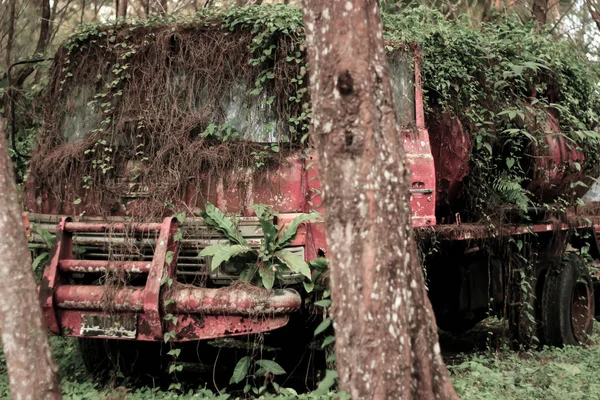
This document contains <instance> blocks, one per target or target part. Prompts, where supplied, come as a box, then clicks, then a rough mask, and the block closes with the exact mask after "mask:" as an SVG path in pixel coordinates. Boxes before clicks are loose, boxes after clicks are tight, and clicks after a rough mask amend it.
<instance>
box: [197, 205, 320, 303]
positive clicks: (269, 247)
mask: <svg viewBox="0 0 600 400" xmlns="http://www.w3.org/2000/svg"><path fill="white" fill-rule="evenodd" d="M254 209H255V211H256V214H257V217H258V220H259V223H260V226H261V228H262V231H263V234H264V237H263V239H262V240H261V244H260V247H259V248H254V247H251V246H250V245H248V243H247V242H246V240H245V239H244V238H243V237H242V235H241V234H240V232H239V231H238V229H237V227H236V225H235V223H234V221H233V220H232V219H231V218H230V217H228V216H226V215H225V214H223V212H221V210H219V209H218V208H217V207H215V206H214V205H213V204H210V203H207V204H206V210H205V211H204V212H203V213H202V217H203V218H204V221H205V222H206V224H207V225H209V226H210V227H212V228H214V229H216V230H218V231H219V232H221V233H222V234H223V235H224V236H225V237H226V238H227V239H228V240H229V242H230V243H227V244H221V243H217V244H212V245H210V246H208V247H206V248H205V249H203V250H202V251H201V252H200V253H199V256H200V257H211V263H210V269H211V271H214V270H215V269H217V268H219V267H220V266H221V265H222V264H223V263H226V262H229V261H233V260H236V261H241V262H242V263H243V264H244V266H245V268H244V269H243V271H242V272H241V274H240V279H242V280H243V281H247V282H253V283H258V284H259V285H261V286H263V287H264V288H265V289H268V290H270V289H272V288H273V285H274V284H275V281H276V279H278V278H279V279H281V278H282V275H281V274H282V273H283V272H287V271H291V272H293V273H296V274H300V275H302V276H304V277H305V278H306V281H305V288H306V290H307V291H310V290H312V283H311V271H310V267H309V265H308V264H307V263H306V261H304V259H302V257H300V256H298V255H296V254H294V253H292V252H290V251H288V250H286V249H285V248H286V246H288V245H289V244H290V243H291V242H293V240H294V239H295V238H296V235H297V233H298V228H299V227H300V225H301V224H303V223H305V222H309V221H315V220H317V219H319V218H320V216H319V215H318V214H301V215H299V216H297V217H296V218H294V219H293V220H292V221H291V222H290V223H289V224H288V225H287V226H284V227H280V226H278V225H276V224H274V223H273V214H272V212H270V211H269V210H268V208H267V207H266V206H263V205H257V206H255V207H254ZM257 276H258V278H257Z"/></svg>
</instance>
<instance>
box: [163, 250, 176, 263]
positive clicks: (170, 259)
mask: <svg viewBox="0 0 600 400" xmlns="http://www.w3.org/2000/svg"><path fill="white" fill-rule="evenodd" d="M174 256H175V254H174V253H173V252H172V251H167V254H166V256H165V262H166V263H167V264H171V263H172V262H173V257H174Z"/></svg>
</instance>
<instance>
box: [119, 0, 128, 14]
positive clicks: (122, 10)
mask: <svg viewBox="0 0 600 400" xmlns="http://www.w3.org/2000/svg"><path fill="white" fill-rule="evenodd" d="M118 18H127V0H119V14H118Z"/></svg>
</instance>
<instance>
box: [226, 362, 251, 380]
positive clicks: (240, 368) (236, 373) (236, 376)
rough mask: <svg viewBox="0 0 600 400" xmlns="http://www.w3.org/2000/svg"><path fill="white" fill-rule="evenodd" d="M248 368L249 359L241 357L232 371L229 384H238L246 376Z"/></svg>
mask: <svg viewBox="0 0 600 400" xmlns="http://www.w3.org/2000/svg"><path fill="white" fill-rule="evenodd" d="M249 367H250V357H248V356H246V357H242V358H241V359H240V361H238V363H237V364H236V366H235V368H234V369H233V374H232V375H231V379H229V384H230V385H231V384H232V383H240V382H241V381H243V380H244V378H245V377H246V376H247V375H248V368H249Z"/></svg>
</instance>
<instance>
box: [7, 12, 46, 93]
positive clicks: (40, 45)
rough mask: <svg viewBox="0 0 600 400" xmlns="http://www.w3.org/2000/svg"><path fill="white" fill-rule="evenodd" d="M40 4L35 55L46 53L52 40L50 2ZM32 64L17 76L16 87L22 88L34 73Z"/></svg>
mask: <svg viewBox="0 0 600 400" xmlns="http://www.w3.org/2000/svg"><path fill="white" fill-rule="evenodd" d="M41 1H42V3H41V4H40V14H41V18H40V35H39V37H38V42H37V45H36V46H35V54H37V55H40V54H43V53H44V51H46V47H47V46H48V42H49V39H50V12H51V10H50V0H41ZM33 70H34V68H33V65H32V64H27V65H26V66H25V67H24V68H23V69H22V70H21V72H20V73H19V74H18V75H17V78H16V79H15V83H14V85H15V86H17V87H20V86H21V85H23V83H24V82H25V79H27V77H28V76H29V75H31V73H32V72H33Z"/></svg>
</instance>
